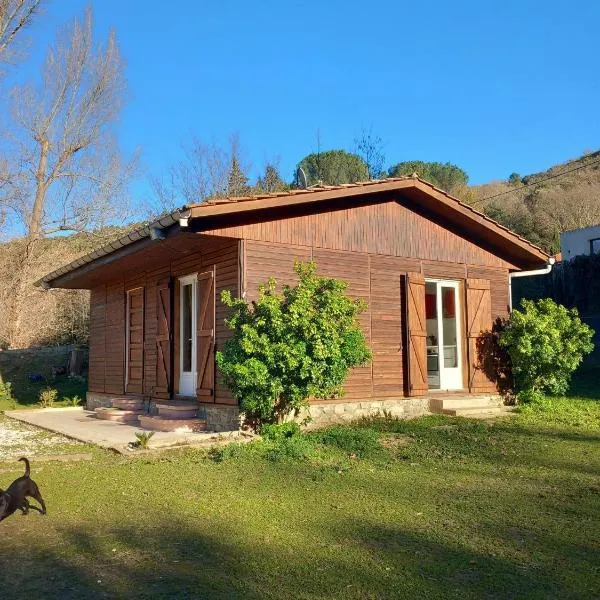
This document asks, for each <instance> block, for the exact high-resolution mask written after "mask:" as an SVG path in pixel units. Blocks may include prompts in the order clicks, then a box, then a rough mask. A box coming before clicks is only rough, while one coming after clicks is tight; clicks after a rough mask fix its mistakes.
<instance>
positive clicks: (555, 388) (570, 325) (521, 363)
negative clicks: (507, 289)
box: [500, 298, 594, 401]
mask: <svg viewBox="0 0 600 600" xmlns="http://www.w3.org/2000/svg"><path fill="white" fill-rule="evenodd" d="M522 307H523V309H522V310H520V311H519V310H515V311H513V312H512V314H511V316H510V319H509V320H508V323H507V325H506V328H505V329H504V331H503V333H502V335H501V337H500V345H501V346H503V347H505V348H506V349H507V351H508V354H509V356H510V359H511V363H512V370H513V375H514V378H515V386H516V391H517V393H518V397H519V399H520V400H521V401H528V400H532V399H535V398H536V397H538V396H539V395H540V394H541V393H543V392H550V393H552V394H564V393H565V392H566V391H567V389H568V387H569V382H570V380H571V375H572V374H573V372H574V371H575V369H576V368H577V367H578V366H579V365H580V364H581V361H582V360H583V357H584V355H585V354H588V353H589V352H591V351H592V350H593V349H594V344H592V337H593V334H594V331H593V330H592V328H591V327H589V326H588V325H586V324H585V323H583V322H582V321H581V319H580V318H579V313H578V312H577V309H574V308H573V309H568V308H565V307H564V306H562V305H560V304H556V303H555V302H554V301H552V300H550V299H549V298H545V299H542V300H537V301H531V300H523V301H522Z"/></svg>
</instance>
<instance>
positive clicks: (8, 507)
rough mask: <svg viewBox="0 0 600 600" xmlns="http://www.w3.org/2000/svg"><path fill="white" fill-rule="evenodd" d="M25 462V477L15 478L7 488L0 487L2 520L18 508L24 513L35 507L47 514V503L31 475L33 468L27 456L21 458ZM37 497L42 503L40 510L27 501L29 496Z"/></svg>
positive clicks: (0, 517)
mask: <svg viewBox="0 0 600 600" xmlns="http://www.w3.org/2000/svg"><path fill="white" fill-rule="evenodd" d="M19 460H22V461H23V462H24V463H25V474H24V475H23V477H19V478H18V479H15V480H14V481H13V482H12V483H11V484H10V486H9V488H8V489H7V490H1V489H0V521H2V519H6V517H10V515H12V514H13V513H14V512H15V511H16V510H17V509H18V510H20V511H21V512H22V513H23V514H24V515H26V514H27V513H28V512H29V509H30V508H33V509H35V510H37V511H39V512H40V513H42V514H43V515H45V514H46V505H45V504H44V499H43V498H42V495H41V494H40V490H39V489H38V486H37V484H36V483H35V481H34V480H33V479H31V477H30V476H29V474H30V472H31V469H30V467H29V461H28V460H27V459H26V458H20V459H19ZM28 497H30V498H35V499H36V500H37V501H38V502H39V503H40V505H41V507H42V509H41V510H40V509H39V508H37V507H36V506H32V505H30V504H29V502H28V501H27V498H28Z"/></svg>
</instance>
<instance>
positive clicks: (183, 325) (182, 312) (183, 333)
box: [179, 274, 198, 396]
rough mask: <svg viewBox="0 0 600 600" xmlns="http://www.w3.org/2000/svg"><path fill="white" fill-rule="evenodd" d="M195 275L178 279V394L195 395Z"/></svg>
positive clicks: (196, 281) (196, 279)
mask: <svg viewBox="0 0 600 600" xmlns="http://www.w3.org/2000/svg"><path fill="white" fill-rule="evenodd" d="M197 284H198V278H197V276H196V274H194V275H188V276H186V277H181V278H180V279H179V394H180V395H181V396H195V395H196V314H197V312H198V311H197Z"/></svg>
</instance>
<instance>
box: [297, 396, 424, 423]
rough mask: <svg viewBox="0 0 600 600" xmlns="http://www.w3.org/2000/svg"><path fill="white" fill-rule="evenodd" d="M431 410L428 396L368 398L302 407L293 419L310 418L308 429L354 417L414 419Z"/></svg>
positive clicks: (303, 419) (299, 420)
mask: <svg viewBox="0 0 600 600" xmlns="http://www.w3.org/2000/svg"><path fill="white" fill-rule="evenodd" d="M428 412H429V399H428V398H402V399H399V400H367V401H362V402H322V403H318V404H311V405H310V406H309V407H308V408H305V409H302V410H301V411H300V414H299V415H298V416H297V417H295V418H294V419H293V420H295V421H297V422H299V423H302V422H303V421H305V420H306V419H307V417H308V418H310V422H309V423H308V424H307V429H317V428H319V427H326V426H328V425H335V424H339V423H347V422H349V421H353V420H354V419H360V418H363V417H375V416H384V415H385V416H390V417H392V418H396V419H412V418H415V417H420V416H421V415H424V414H427V413H428Z"/></svg>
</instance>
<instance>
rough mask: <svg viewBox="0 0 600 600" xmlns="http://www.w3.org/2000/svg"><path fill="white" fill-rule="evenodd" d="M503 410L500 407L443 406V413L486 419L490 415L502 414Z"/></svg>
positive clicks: (452, 415)
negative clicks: (454, 407) (453, 407)
mask: <svg viewBox="0 0 600 600" xmlns="http://www.w3.org/2000/svg"><path fill="white" fill-rule="evenodd" d="M505 412H506V411H504V410H503V409H502V408H500V407H495V408H494V407H492V408H486V407H482V408H456V409H452V408H445V409H444V414H445V415H449V416H451V417H468V418H469V419H487V418H490V417H498V416H500V415H502V414H504V413H505Z"/></svg>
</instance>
